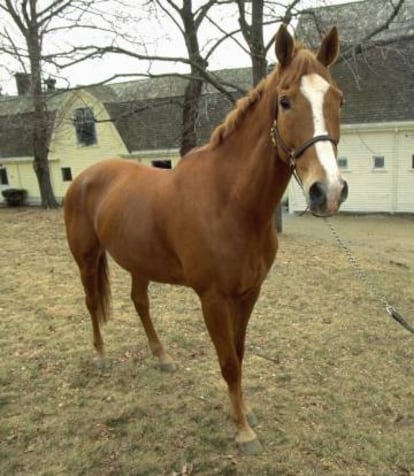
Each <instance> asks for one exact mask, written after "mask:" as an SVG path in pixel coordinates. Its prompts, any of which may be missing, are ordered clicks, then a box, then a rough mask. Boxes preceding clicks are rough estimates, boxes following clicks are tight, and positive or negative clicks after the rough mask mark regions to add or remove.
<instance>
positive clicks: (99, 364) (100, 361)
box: [95, 357, 108, 370]
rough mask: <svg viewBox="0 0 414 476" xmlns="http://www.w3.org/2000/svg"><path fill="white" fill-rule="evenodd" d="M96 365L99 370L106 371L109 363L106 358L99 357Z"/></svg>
mask: <svg viewBox="0 0 414 476" xmlns="http://www.w3.org/2000/svg"><path fill="white" fill-rule="evenodd" d="M95 365H96V366H97V368H98V369H99V370H105V369H106V368H107V367H108V362H107V361H106V359H105V357H97V358H96V360H95Z"/></svg>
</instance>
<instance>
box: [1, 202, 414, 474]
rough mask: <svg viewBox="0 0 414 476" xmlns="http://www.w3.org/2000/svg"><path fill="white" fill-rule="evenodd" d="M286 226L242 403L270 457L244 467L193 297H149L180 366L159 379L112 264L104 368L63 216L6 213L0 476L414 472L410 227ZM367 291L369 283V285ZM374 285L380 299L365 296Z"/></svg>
mask: <svg viewBox="0 0 414 476" xmlns="http://www.w3.org/2000/svg"><path fill="white" fill-rule="evenodd" d="M329 223H331V224H332V225H333V226H334V228H335V229H336V230H337V233H338V234H339V236H340V237H341V239H342V240H344V241H345V242H346V243H347V244H348V246H349V248H350V250H351V253H352V255H353V257H354V259H355V260H356V261H357V263H358V265H359V267H360V268H361V269H362V270H363V273H364V276H366V278H364V279H363V280H361V278H360V277H359V276H357V275H356V273H355V269H354V267H353V266H352V265H351V264H350V262H349V260H348V258H347V256H346V254H345V253H344V252H343V250H342V249H341V247H340V246H339V245H338V243H337V242H336V240H335V238H334V236H333V235H332V233H331V230H330V228H329V226H328V225H327V223H325V222H324V220H322V219H316V218H314V217H311V216H303V217H298V216H295V217H288V216H286V217H285V218H284V232H283V233H282V235H281V236H280V250H279V255H278V259H277V261H276V263H275V265H274V267H273V269H272V270H271V272H270V274H269V277H268V279H267V280H266V283H265V285H264V287H263V290H262V295H261V297H260V300H259V302H258V304H257V306H256V308H255V311H254V314H253V316H252V319H251V321H250V326H249V332H248V336H247V350H246V358H245V366H244V390H245V394H246V398H247V401H248V402H249V403H250V405H251V406H252V407H253V408H254V410H255V412H256V414H257V416H258V418H259V420H260V425H259V427H258V428H257V434H258V436H259V438H260V441H261V442H262V445H263V447H264V451H263V453H262V454H261V455H259V456H255V457H251V456H242V455H240V454H239V453H238V451H237V449H236V447H235V444H234V440H233V437H234V427H233V425H232V422H231V420H230V418H229V404H228V401H227V395H226V391H225V387H224V384H223V383H222V381H221V377H220V372H219V370H218V365H217V362H216V357H215V354H214V351H213V347H212V344H211V342H210V341H209V338H208V336H207V333H206V330H205V328H204V324H203V321H202V317H201V313H200V306H199V303H198V301H197V299H196V296H195V295H194V294H193V293H192V292H191V291H190V290H188V289H184V288H179V287H172V286H165V285H158V284H154V285H152V287H151V296H152V309H153V314H154V321H155V323H156V326H157V328H158V329H159V330H160V334H161V335H162V338H163V340H164V342H165V344H166V346H167V347H168V349H169V350H170V353H171V354H172V355H173V356H174V358H175V359H176V360H177V363H178V366H179V369H178V371H177V372H176V373H174V374H163V373H161V372H160V371H159V370H158V369H157V368H156V367H155V362H154V360H153V358H152V356H151V355H150V352H149V350H148V347H147V344H146V340H145V337H144V333H143V330H142V328H141V326H140V324H139V322H138V320H137V318H136V316H135V314H134V311H133V306H132V304H131V302H130V300H129V279H128V275H127V274H126V273H125V272H124V271H122V270H121V269H120V268H118V267H116V266H115V265H114V264H113V263H111V271H112V282H113V317H112V318H111V320H110V322H109V323H108V325H107V326H106V327H105V329H104V338H105V342H106V348H107V353H108V361H109V364H108V366H107V368H105V369H104V370H99V369H97V368H96V366H95V363H94V351H93V348H92V344H91V337H92V333H91V325H90V321H89V317H88V315H87V313H86V310H85V307H84V301H83V294H82V289H81V285H80V281H79V278H78V272H77V269H76V267H75V265H74V262H73V260H72V258H71V256H70V254H69V252H68V249H67V246H66V241H65V235H64V227H63V220H62V211H61V210H57V211H43V210H39V209H26V208H22V209H14V210H13V209H7V208H2V209H0V358H1V367H0V474H4V475H6V474H7V475H31V476H32V475H88V476H89V475H92V476H93V475H110V474H113V475H140V476H141V475H149V476H152V475H154V476H161V475H190V474H194V475H204V476H210V475H214V474H218V475H244V476H253V475H258V476H262V475H284V476H285V475H292V476H293V475H295V476H296V475H323V474H326V475H352V476H356V475H364V476H365V475H375V476H378V475H384V476H385V475H387V476H388V475H399V476H407V475H410V474H411V475H413V474H414V441H413V428H414V367H413V356H414V345H413V343H414V340H413V339H414V336H413V335H411V334H409V333H408V332H407V331H406V330H404V329H403V328H402V327H400V326H399V325H398V324H397V323H396V322H395V321H393V320H392V319H391V318H390V317H389V316H388V315H387V313H386V312H385V309H384V304H383V302H382V300H381V299H379V297H378V296H377V294H380V295H384V296H386V299H387V300H388V301H389V302H390V303H391V304H393V305H395V307H396V308H398V309H399V311H400V312H401V313H402V314H403V315H404V316H405V317H406V319H407V320H409V321H411V323H413V322H414V295H413V292H412V288H413V278H414V239H413V238H414V218H413V217H412V216H411V217H410V216H406V217H389V216H356V217H355V216H346V215H345V216H342V215H340V216H338V217H335V218H332V219H330V220H329ZM366 279H368V280H369V281H370V282H371V283H372V284H368V285H367V283H366ZM372 286H374V287H375V289H376V291H375V292H374V294H373V293H372V292H371V289H372Z"/></svg>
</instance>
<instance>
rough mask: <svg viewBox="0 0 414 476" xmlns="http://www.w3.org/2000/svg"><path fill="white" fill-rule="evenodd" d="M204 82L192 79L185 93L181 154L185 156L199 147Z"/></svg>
mask: <svg viewBox="0 0 414 476" xmlns="http://www.w3.org/2000/svg"><path fill="white" fill-rule="evenodd" d="M202 89H203V81H201V80H196V79H190V80H189V82H188V84H187V87H186V88H185V93H184V106H183V124H182V133H181V148H180V154H181V156H184V155H185V154H186V153H187V152H189V151H190V150H191V149H193V148H194V147H196V145H197V130H196V128H197V120H198V113H199V107H200V98H201V93H202Z"/></svg>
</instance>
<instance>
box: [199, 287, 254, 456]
mask: <svg viewBox="0 0 414 476" xmlns="http://www.w3.org/2000/svg"><path fill="white" fill-rule="evenodd" d="M201 304H202V309H203V315H204V320H205V323H206V326H207V329H208V332H209V334H210V337H211V339H212V341H213V343H214V346H215V348H216V352H217V356H218V360H219V364H220V368H221V373H222V375H223V378H224V380H225V381H226V383H227V387H228V391H229V397H230V402H231V406H232V411H233V416H234V420H235V423H236V425H237V435H236V442H237V444H238V446H239V448H240V451H242V452H243V453H246V454H257V453H259V452H260V451H261V445H260V442H259V440H258V439H257V436H256V433H255V432H254V431H253V430H252V428H251V426H250V425H249V422H248V419H247V416H246V407H245V405H244V402H243V395H242V388H241V371H242V369H241V364H242V354H243V352H242V347H241V346H240V339H241V338H242V337H243V340H244V334H245V328H246V325H247V321H246V324H245V325H244V330H243V329H240V330H239V331H237V330H236V329H235V327H234V323H233V319H234V318H235V316H234V310H235V308H236V307H237V306H236V304H235V302H234V300H233V298H228V297H224V296H221V295H220V294H219V293H217V292H208V293H205V294H203V295H202V296H201ZM247 320H248V318H247ZM238 342H239V343H238Z"/></svg>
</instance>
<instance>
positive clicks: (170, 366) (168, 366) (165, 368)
mask: <svg viewBox="0 0 414 476" xmlns="http://www.w3.org/2000/svg"><path fill="white" fill-rule="evenodd" d="M157 367H158V368H159V369H160V370H161V371H162V372H166V373H173V372H175V371H176V370H177V365H176V364H175V362H159V363H158V364H157Z"/></svg>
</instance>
